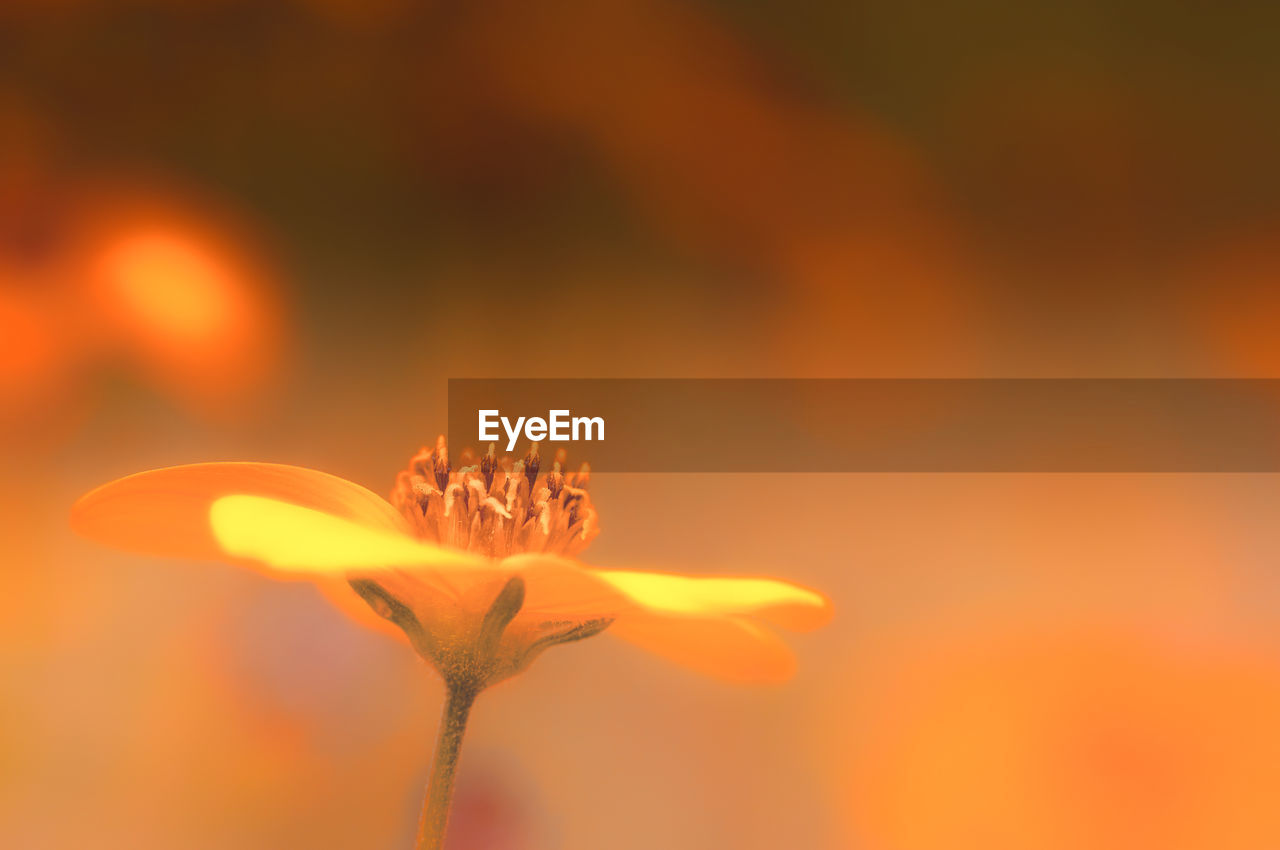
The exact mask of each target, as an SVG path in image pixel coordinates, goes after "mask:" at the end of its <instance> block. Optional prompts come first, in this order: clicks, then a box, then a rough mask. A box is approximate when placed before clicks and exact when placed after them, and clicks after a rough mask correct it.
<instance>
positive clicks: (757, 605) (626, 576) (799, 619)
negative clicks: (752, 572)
mask: <svg viewBox="0 0 1280 850" xmlns="http://www.w3.org/2000/svg"><path fill="white" fill-rule="evenodd" d="M594 572H595V574H596V575H597V576H598V577H599V578H600V579H602V580H603V581H604V582H606V583H607V584H609V585H610V586H612V587H614V588H616V589H617V590H619V591H620V592H622V593H623V594H625V595H626V596H627V597H628V598H629V599H631V600H632V601H634V602H635V603H636V604H637V605H639V606H641V607H642V608H644V609H645V610H647V611H650V612H652V613H656V614H664V615H668V616H673V617H678V616H687V617H700V616H738V615H750V616H752V617H756V618H759V619H762V620H765V621H767V622H770V623H773V624H774V625H778V626H783V627H784V628H788V629H797V630H808V629H815V628H817V627H818V626H821V625H823V624H824V623H826V622H827V621H828V620H830V619H831V603H830V602H829V601H828V600H827V598H826V597H825V596H823V595H822V594H821V593H818V592H817V591H816V590H809V589H808V588H804V587H800V586H799V585H796V584H791V583H790V582H785V581H778V580H776V579H768V578H728V577H722V576H681V575H668V574H666V573H649V572H638V571H630V570H595V571H594Z"/></svg>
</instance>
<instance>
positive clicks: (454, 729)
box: [414, 686, 478, 850]
mask: <svg viewBox="0 0 1280 850" xmlns="http://www.w3.org/2000/svg"><path fill="white" fill-rule="evenodd" d="M477 693H478V692H477V691H476V690H474V689H470V688H466V687H462V688H458V687H453V686H450V687H449V690H448V696H447V697H446V699H445V703H444V711H443V712H442V713H441V715H440V733H439V735H438V736H437V738H436V752H435V755H434V757H433V758H432V760H431V779H430V780H428V782H427V796H426V799H424V800H423V801H422V819H421V820H420V821H419V822H418V840H417V843H416V844H415V845H414V847H415V848H416V849H417V850H440V848H441V847H443V846H444V833H445V829H446V827H448V825H449V808H450V805H451V803H452V802H453V782H454V776H455V775H456V773H457V770H458V753H459V752H460V751H461V750H462V736H463V734H464V733H465V732H466V729H467V717H468V716H469V715H470V714H471V706H472V704H473V703H474V702H475V699H476V696H477Z"/></svg>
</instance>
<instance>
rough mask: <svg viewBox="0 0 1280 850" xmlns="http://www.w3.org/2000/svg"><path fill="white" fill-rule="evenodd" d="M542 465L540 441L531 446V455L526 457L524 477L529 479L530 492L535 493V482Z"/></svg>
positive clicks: (535, 441)
mask: <svg viewBox="0 0 1280 850" xmlns="http://www.w3.org/2000/svg"><path fill="white" fill-rule="evenodd" d="M541 464H542V460H541V458H539V457H538V441H537V440H534V441H533V443H532V444H531V445H530V446H529V453H528V454H527V455H525V456H524V477H525V478H528V479H529V490H530V492H532V491H533V482H534V481H536V480H538V467H539V466H540V465H541Z"/></svg>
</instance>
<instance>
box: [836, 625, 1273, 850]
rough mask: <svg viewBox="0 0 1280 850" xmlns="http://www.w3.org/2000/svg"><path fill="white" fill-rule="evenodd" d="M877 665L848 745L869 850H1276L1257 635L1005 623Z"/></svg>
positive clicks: (1264, 664)
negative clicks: (1266, 849) (1272, 849)
mask: <svg viewBox="0 0 1280 850" xmlns="http://www.w3.org/2000/svg"><path fill="white" fill-rule="evenodd" d="M878 663H879V665H884V666H882V667H880V668H879V669H880V671H881V675H879V676H877V677H876V678H875V679H873V680H870V681H868V680H864V681H863V682H862V683H861V687H860V689H859V690H860V695H859V696H858V697H857V698H856V701H857V703H858V704H859V706H860V707H859V708H857V709H856V710H855V711H854V716H855V718H856V719H855V721H854V726H855V728H856V732H854V733H852V737H851V739H850V741H849V742H847V745H846V747H845V748H844V749H843V750H842V753H843V754H844V755H845V756H847V757H848V759H849V761H848V764H847V765H846V766H845V767H843V768H842V770H843V771H844V772H845V775H846V776H847V777H848V782H847V785H846V786H845V791H846V793H847V795H848V796H847V800H848V814H849V823H850V825H851V827H852V828H853V830H854V833H855V835H857V837H858V841H859V843H858V845H857V846H860V847H864V846H865V847H867V848H873V850H935V848H936V850H944V849H945V850H967V848H974V850H979V848H981V850H1005V848H1007V850H1025V849H1026V848H1035V850H1078V848H1081V847H1089V848H1097V850H1105V849H1106V848H1115V850H1147V849H1148V848H1149V850H1210V848H1212V850H1249V848H1261V847H1275V846H1280V813H1278V812H1277V810H1276V808H1275V806H1274V800H1275V798H1276V795H1277V793H1280V732H1277V730H1276V726H1275V722H1274V718H1275V717H1276V715H1277V713H1278V712H1280V672H1277V670H1276V665H1275V659H1274V656H1273V654H1269V653H1268V652H1266V651H1265V650H1263V649H1261V648H1259V646H1258V645H1257V641H1256V640H1254V641H1246V640H1245V639H1243V636H1237V637H1230V636H1224V635H1222V634H1221V633H1219V632H1215V631H1212V630H1211V633H1209V634H1201V633H1198V631H1197V630H1196V628H1195V627H1194V626H1191V625H1189V624H1188V623H1186V622H1183V623H1181V624H1179V626H1178V628H1176V629H1168V630H1158V629H1153V630H1149V631H1148V630H1144V629H1141V628H1139V627H1136V626H1134V625H1132V624H1130V625H1127V626H1123V627H1119V626H1107V625H1097V626H1094V627H1090V626H1087V625H1081V624H1079V623H1078V622H1076V623H1067V624H1062V625H1061V626H1059V627H1054V626H1053V625H1051V624H1039V625H1031V624H1030V622H1029V621H1028V622H1027V623H1026V624H1024V625H1019V624H1016V623H1008V622H1006V623H1005V625H1004V626H1003V627H1001V626H995V627H992V626H990V625H987V626H978V627H975V626H972V625H970V626H968V627H967V628H966V629H963V630H961V631H958V632H955V633H947V632H945V631H942V630H935V631H934V633H933V636H932V639H929V638H922V637H921V636H919V635H917V637H916V639H915V641H914V642H913V643H912V644H911V645H910V646H900V647H899V651H898V652H897V653H888V654H887V655H886V656H885V657H882V658H880V659H878Z"/></svg>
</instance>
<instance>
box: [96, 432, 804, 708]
mask: <svg viewBox="0 0 1280 850" xmlns="http://www.w3.org/2000/svg"><path fill="white" fill-rule="evenodd" d="M539 463H540V458H539V456H538V454H537V446H536V445H535V446H534V447H533V450H532V452H531V453H530V454H529V455H528V456H526V458H525V459H524V460H523V461H521V462H516V463H515V464H514V465H511V464H502V463H499V462H498V461H497V460H496V459H495V457H494V456H493V454H492V453H490V455H489V456H487V457H486V458H484V459H483V460H482V461H481V462H480V463H479V464H478V465H473V466H466V467H463V468H461V469H459V470H456V471H453V470H451V469H450V464H449V459H448V451H447V449H446V448H445V446H444V441H443V438H442V439H441V441H440V444H439V446H438V447H437V448H436V450H435V451H434V452H432V451H428V450H426V449H423V450H422V451H421V452H419V453H418V454H417V455H416V456H415V457H414V458H413V461H412V463H411V466H410V468H409V469H407V470H405V471H404V472H401V473H400V475H399V477H398V479H397V483H396V488H395V491H394V493H393V495H392V499H391V501H390V502H388V501H386V500H384V499H381V498H379V497H378V496H376V495H374V494H373V493H371V492H370V491H368V490H366V489H365V488H363V487H361V486H360V485H358V484H354V483H352V482H350V481H344V480H342V479H340V478H336V477H334V476H332V475H327V474H325V473H323V472H317V471H315V470H310V469H301V468H299V467H293V466H284V465H280V464H269V463H203V464H193V465H190V466H177V467H170V468H167V469H157V470H152V471H149V472H141V473H138V474H136V475H130V476H128V477H126V478H121V479H119V480H117V481H113V482H111V483H109V484H105V485H103V486H102V487H99V488H98V489H96V490H94V491H93V492H91V493H89V494H88V495H86V496H85V497H84V498H82V499H81V500H80V501H79V502H78V503H77V504H76V505H75V507H74V508H73V510H72V524H73V526H74V527H75V528H76V530H77V531H79V532H80V533H81V534H83V535H85V536H86V537H90V538H92V539H95V540H98V541H101V542H103V543H107V544H110V545H113V546H117V547H120V548H124V549H130V550H133V551H138V552H144V553H148V554H154V555H167V556H174V557H183V558H196V559H214V560H222V561H232V562H236V563H242V564H247V565H250V566H254V567H256V568H259V569H261V570H264V571H266V572H268V573H270V574H273V575H275V576H277V577H284V578H288V577H305V578H309V579H312V580H314V581H317V582H318V583H319V584H320V585H321V587H322V589H323V590H325V591H326V593H327V594H328V595H329V596H330V598H332V599H333V600H334V601H335V602H337V603H338V604H339V605H340V606H341V607H342V608H343V609H344V610H345V611H346V612H348V613H349V614H351V615H352V616H354V617H356V618H357V619H358V620H360V621H361V622H363V623H365V624H366V625H372V626H374V627H375V628H380V629H382V630H383V631H388V629H387V623H388V622H389V623H392V624H394V626H395V627H397V628H394V629H390V630H389V631H391V632H392V633H395V632H397V631H398V632H400V633H402V634H403V635H405V636H407V637H408V639H409V640H410V642H411V643H413V645H414V647H415V649H417V650H418V651H419V652H420V653H422V654H423V655H424V656H425V657H426V658H427V660H429V661H431V662H432V663H433V664H434V665H435V666H436V667H437V669H440V670H441V672H442V674H445V675H446V677H447V675H448V670H447V669H445V668H448V667H450V666H455V665H456V664H457V663H458V661H457V659H456V658H454V657H453V656H454V655H455V654H456V652H457V651H458V647H459V645H460V643H461V642H465V640H464V639H465V637H466V636H468V635H473V634H476V633H478V632H477V630H478V629H479V628H480V626H481V623H482V621H483V617H484V615H485V613H486V612H487V611H488V609H489V607H490V605H491V604H492V603H493V602H494V600H495V599H496V598H497V597H498V594H499V592H500V591H501V590H502V588H503V587H504V586H505V585H506V584H507V583H508V582H509V581H510V580H512V579H515V578H519V579H521V580H522V584H523V586H524V588H523V600H522V603H521V605H520V606H519V610H518V611H517V612H516V613H515V614H514V615H513V617H512V620H511V621H510V623H509V624H508V625H507V626H506V628H505V629H504V630H503V632H502V635H501V641H500V643H501V646H500V648H499V649H500V652H499V655H500V656H501V661H500V663H498V664H497V665H496V666H495V667H494V669H493V670H491V671H489V672H488V674H487V676H488V680H487V682H486V683H492V682H493V681H497V680H498V679H501V678H505V677H507V676H509V675H511V674H513V673H516V672H519V670H521V669H523V668H524V667H525V666H526V665H527V664H528V663H529V662H530V661H532V660H533V658H534V657H535V656H536V655H537V654H538V653H539V652H541V651H542V650H543V649H546V648H547V647H549V646H552V645H554V644H556V643H562V642H566V641H569V640H575V639H578V638H581V637H586V636H589V635H590V634H594V633H595V632H598V631H600V630H603V629H604V628H605V627H606V626H607V627H608V629H609V632H610V633H611V634H615V635H618V636H619V637H622V638H623V639H625V640H628V641H631V642H633V643H636V644H638V645H640V646H642V647H644V648H646V649H649V650H651V651H654V652H657V653H658V654H660V655H664V656H666V657H668V658H670V659H672V660H674V661H677V662H680V663H683V664H685V665H687V666H689V667H692V668H694V669H696V670H699V671H701V672H704V673H709V674H713V675H718V676H721V677H723V678H728V679H733V680H738V681H749V682H765V681H779V680H782V679H785V678H787V677H788V676H789V675H790V674H791V672H792V670H793V666H794V660H793V656H792V655H791V653H790V651H789V650H788V648H787V647H786V646H785V644H784V643H783V642H782V641H781V640H780V638H779V637H778V636H777V634H776V633H775V631H774V629H773V628H772V627H774V626H781V627H785V628H791V629H810V628H814V627H817V626H819V625H821V624H822V623H823V622H825V620H826V619H827V618H828V616H829V604H828V602H827V600H826V599H825V598H824V597H823V596H822V595H821V594H819V593H817V592H815V591H812V590H808V589H805V588H801V587H798V586H796V585H793V584H789V583H787V582H782V581H777V580H773V579H765V578H728V577H702V578H695V577H690V576H680V575H667V574H663V573H655V572H639V571H630V570H604V569H594V568H591V567H587V566H584V565H582V564H580V563H578V562H577V561H575V560H573V556H575V555H577V554H578V553H579V552H581V551H582V550H583V549H584V548H585V547H586V546H587V544H588V543H589V542H590V541H591V539H592V538H593V537H594V536H595V535H596V534H597V533H598V525H597V519H596V511H595V509H594V508H593V507H592V505H591V499H590V496H589V495H588V493H587V490H586V484H587V477H588V473H587V472H586V471H585V470H584V471H583V472H581V473H579V474H578V475H576V476H574V475H568V476H566V475H564V474H563V473H561V472H560V469H559V464H558V463H556V464H554V465H553V469H552V470H551V471H550V472H549V473H547V474H544V475H539ZM504 466H511V468H510V469H505V468H503V467H504ZM352 590H354V591H355V593H357V594H359V596H360V597H363V599H364V602H365V603H367V604H363V603H360V602H359V600H358V599H356V597H355V596H354V595H353V594H352V593H351V591H352ZM375 612H376V616H375ZM378 617H381V618H383V620H382V621H379V619H378Z"/></svg>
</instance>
